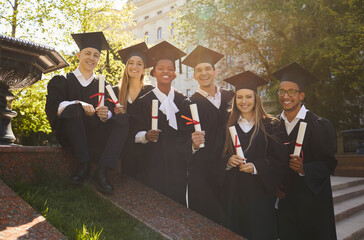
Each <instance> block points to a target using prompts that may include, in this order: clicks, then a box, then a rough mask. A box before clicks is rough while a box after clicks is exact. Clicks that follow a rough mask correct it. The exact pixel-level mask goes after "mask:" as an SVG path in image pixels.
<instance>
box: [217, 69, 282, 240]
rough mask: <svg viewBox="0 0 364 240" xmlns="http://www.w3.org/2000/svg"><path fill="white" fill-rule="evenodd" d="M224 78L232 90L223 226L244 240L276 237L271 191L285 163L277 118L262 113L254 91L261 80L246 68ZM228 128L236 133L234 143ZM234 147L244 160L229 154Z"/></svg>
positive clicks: (226, 156) (226, 155) (262, 81)
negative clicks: (233, 90)
mask: <svg viewBox="0 0 364 240" xmlns="http://www.w3.org/2000/svg"><path fill="white" fill-rule="evenodd" d="M225 81H226V82H228V83H230V84H232V85H234V86H235V88H236V89H235V90H236V92H235V95H234V98H233V103H232V109H231V113H230V117H229V120H228V123H227V134H226V139H225V145H224V150H223V157H224V159H225V160H226V162H227V168H226V178H225V183H224V191H226V192H225V194H223V196H225V198H226V199H225V201H224V203H225V206H226V214H227V218H226V219H227V222H226V224H227V227H228V228H229V229H231V230H232V231H234V232H236V233H238V234H240V235H242V236H244V237H245V238H248V239H249V240H254V239H259V240H261V239H277V234H276V224H275V223H276V219H275V211H274V201H275V198H274V194H273V193H274V189H275V187H276V185H277V184H278V183H279V180H280V179H281V177H280V176H282V172H284V170H285V169H286V168H287V164H288V162H287V164H286V156H285V147H284V145H283V144H281V143H280V142H279V140H278V137H277V135H278V134H279V132H278V130H279V128H278V124H279V121H278V120H277V119H275V118H274V117H272V116H270V115H269V114H267V113H266V112H265V110H264V108H263V105H262V101H261V99H260V97H259V95H258V94H257V88H258V87H259V86H262V85H264V84H266V81H265V80H263V79H262V78H260V77H259V76H257V75H255V74H254V73H252V72H250V71H247V72H244V73H241V74H238V75H235V76H233V77H231V78H228V79H226V80H225ZM231 126H235V129H236V133H237V135H236V136H234V138H235V141H234V143H233V141H232V138H231V136H230V132H229V127H231ZM237 139H239V140H240V146H238V143H237ZM238 147H241V148H242V150H243V152H244V156H245V159H243V158H241V157H239V156H238V155H237V154H236V153H235V152H234V148H238Z"/></svg>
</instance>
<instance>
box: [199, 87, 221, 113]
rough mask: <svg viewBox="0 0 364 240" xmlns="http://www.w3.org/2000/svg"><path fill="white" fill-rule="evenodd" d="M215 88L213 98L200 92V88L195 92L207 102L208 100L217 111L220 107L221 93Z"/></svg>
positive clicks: (202, 91)
mask: <svg viewBox="0 0 364 240" xmlns="http://www.w3.org/2000/svg"><path fill="white" fill-rule="evenodd" d="M215 88H216V94H215V96H211V95H210V94H208V93H207V92H205V91H204V90H202V89H201V88H200V87H198V89H197V91H196V92H198V93H199V94H201V95H202V96H204V97H205V98H207V100H209V101H210V102H211V103H212V104H213V105H214V106H215V107H216V108H217V109H219V108H220V105H221V92H220V88H219V87H217V86H215Z"/></svg>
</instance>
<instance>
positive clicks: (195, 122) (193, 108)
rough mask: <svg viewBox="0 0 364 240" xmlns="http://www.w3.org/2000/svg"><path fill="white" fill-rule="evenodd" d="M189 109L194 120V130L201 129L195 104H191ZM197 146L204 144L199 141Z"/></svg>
mask: <svg viewBox="0 0 364 240" xmlns="http://www.w3.org/2000/svg"><path fill="white" fill-rule="evenodd" d="M190 110H191V115H192V119H193V121H194V124H193V125H194V126H195V131H202V130H201V124H200V117H199V116H198V111H197V105H196V104H191V105H190ZM199 147H200V148H203V147H205V144H203V143H201V144H200V146H199Z"/></svg>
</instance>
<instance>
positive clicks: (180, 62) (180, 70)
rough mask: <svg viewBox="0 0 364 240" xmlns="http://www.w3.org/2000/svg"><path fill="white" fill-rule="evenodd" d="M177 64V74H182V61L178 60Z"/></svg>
mask: <svg viewBox="0 0 364 240" xmlns="http://www.w3.org/2000/svg"><path fill="white" fill-rule="evenodd" d="M178 62H179V74H182V61H181V59H178Z"/></svg>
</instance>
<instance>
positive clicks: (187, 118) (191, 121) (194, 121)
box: [181, 115, 200, 125]
mask: <svg viewBox="0 0 364 240" xmlns="http://www.w3.org/2000/svg"><path fill="white" fill-rule="evenodd" d="M181 118H184V119H186V120H188V121H189V122H186V125H191V124H193V125H197V124H200V122H199V121H196V120H193V119H191V118H189V117H186V116H183V115H181Z"/></svg>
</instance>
